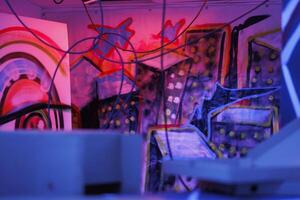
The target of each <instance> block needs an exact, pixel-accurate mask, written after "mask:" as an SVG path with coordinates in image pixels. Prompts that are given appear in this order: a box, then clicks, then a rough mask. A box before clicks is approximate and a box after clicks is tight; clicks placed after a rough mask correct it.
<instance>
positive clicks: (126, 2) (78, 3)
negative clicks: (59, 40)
mask: <svg viewBox="0 0 300 200" xmlns="http://www.w3.org/2000/svg"><path fill="white" fill-rule="evenodd" d="M28 1H30V2H31V3H32V4H34V5H36V6H39V7H40V8H42V9H45V10H48V9H50V10H53V9H58V8H59V9H61V8H65V9H73V8H82V0H62V1H63V2H62V3H61V4H55V3H54V0H28ZM56 1H60V0H56ZM84 1H95V2H97V0H84ZM101 1H102V2H103V6H104V7H105V6H132V5H133V6H134V5H137V6H151V5H159V6H161V4H162V3H163V0H101ZM166 1H167V4H169V5H172V4H176V5H179V4H180V5H186V6H187V5H191V6H192V5H193V4H199V3H201V2H203V1H204V0H166ZM262 1H263V0H251V1H245V0H208V5H216V6H224V5H227V6H228V5H233V4H241V5H242V4H245V5H246V4H247V5H257V4H259V3H261V2H262ZM187 3H188V4H187ZM268 4H281V0H269V1H268ZM93 5H96V6H98V4H97V3H94V4H93Z"/></svg>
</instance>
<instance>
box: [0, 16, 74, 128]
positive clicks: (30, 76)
mask: <svg viewBox="0 0 300 200" xmlns="http://www.w3.org/2000/svg"><path fill="white" fill-rule="evenodd" d="M0 18H1V22H0V113H1V114H0V129H1V130H13V129H71V112H70V111H71V110H70V105H71V94H70V73H69V61H68V57H66V58H65V59H64V60H63V61H62V64H61V67H60V68H59V70H58V74H57V77H56V79H55V81H54V85H53V86H54V87H53V88H52V90H51V92H50V95H48V94H49V89H50V84H51V80H52V76H53V73H54V70H55V68H56V65H57V63H58V62H59V60H60V59H61V57H62V53H61V52H59V51H57V50H54V49H52V48H50V47H48V46H46V45H45V44H43V43H42V42H41V41H39V40H37V39H36V38H35V37H33V36H32V34H31V33H29V32H28V31H27V30H26V28H24V27H23V26H22V25H20V24H19V23H18V22H17V19H15V17H14V16H12V15H7V14H0ZM22 19H23V20H24V21H25V22H26V23H27V24H28V26H29V27H31V28H32V31H33V32H34V33H35V34H36V35H37V36H38V37H40V38H41V39H42V40H43V41H45V42H46V43H48V44H50V45H52V46H54V47H56V48H63V49H66V48H67V47H68V46H67V29H66V26H65V25H63V24H59V23H54V22H47V21H42V20H35V19H31V18H22ZM41 24H43V26H45V24H47V27H52V28H53V29H57V32H58V35H56V36H54V35H53V32H51V31H49V30H40V29H39V28H38V27H43V26H41ZM53 36H54V37H53ZM49 98H51V101H50V102H49ZM49 103H50V104H49ZM49 111H50V112H49Z"/></svg>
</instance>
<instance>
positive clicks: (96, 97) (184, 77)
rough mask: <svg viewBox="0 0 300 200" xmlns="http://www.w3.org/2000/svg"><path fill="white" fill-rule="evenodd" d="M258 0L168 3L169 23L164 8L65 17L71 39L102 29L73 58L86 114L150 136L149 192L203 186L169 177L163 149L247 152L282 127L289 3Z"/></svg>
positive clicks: (188, 153) (98, 124)
mask: <svg viewBox="0 0 300 200" xmlns="http://www.w3.org/2000/svg"><path fill="white" fill-rule="evenodd" d="M204 2H205V1H204ZM254 4H255V3H253V5H252V4H251V5H248V6H242V5H237V6H236V7H234V6H223V7H222V6H215V7H210V6H209V4H208V6H207V5H204V4H203V5H201V3H198V4H197V6H195V7H194V8H191V7H184V6H183V7H180V8H178V7H168V9H167V15H166V20H165V22H164V23H163V27H164V28H163V31H162V28H161V26H162V23H161V19H162V18H161V8H157V7H156V8H149V9H145V8H133V9H127V10H126V9H124V10H122V11H120V10H119V9H118V10H109V11H108V10H106V11H107V12H105V13H106V15H105V19H104V24H102V25H101V24H99V23H100V22H101V17H100V14H99V13H96V14H95V13H92V17H93V18H94V19H95V21H96V22H98V23H92V22H90V21H89V20H88V19H85V20H82V23H80V25H79V24H78V23H75V22H74V21H76V20H74V19H79V18H77V17H78V16H77V15H74V14H73V15H70V16H68V14H65V15H64V16H63V17H62V18H61V19H62V20H68V19H71V18H72V21H71V20H70V21H69V22H70V30H71V32H72V33H73V34H72V35H71V41H74V42H75V41H77V40H79V39H81V38H84V37H88V36H94V37H95V36H97V35H101V34H103V35H102V37H101V39H100V40H99V41H96V42H94V41H90V42H88V43H86V44H84V45H82V46H81V47H78V48H79V49H83V47H84V48H85V49H86V48H87V47H89V46H91V45H95V48H94V49H93V50H91V51H89V52H87V53H85V54H84V55H79V56H72V57H71V63H72V64H71V66H72V67H71V86H72V102H73V105H74V107H76V109H77V113H76V115H80V120H78V121H77V122H78V124H81V125H82V127H83V128H99V129H113V130H117V131H121V132H122V133H124V134H144V135H145V136H147V145H146V154H145V162H146V169H145V171H146V172H145V183H146V184H145V188H146V190H150V191H158V190H168V189H171V190H178V191H181V190H185V189H188V188H193V187H194V186H195V185H194V184H195V183H194V182H193V180H190V179H188V178H185V177H181V178H180V179H178V178H175V177H163V178H162V176H161V164H160V162H159V161H160V160H161V159H162V158H163V157H168V158H170V159H173V158H176V157H208V158H213V159H215V158H234V157H243V156H245V155H247V153H248V151H249V150H250V149H252V148H253V147H254V146H255V145H256V144H258V143H260V142H262V141H264V140H266V139H268V138H269V137H271V136H272V135H273V134H275V133H276V132H277V131H278V129H279V125H280V120H279V103H280V100H279V90H280V84H281V82H280V76H281V72H280V44H281V33H280V9H281V8H280V5H269V4H268V5H265V4H260V5H259V6H257V5H254ZM254 7H255V9H253V8H254ZM179 10H180V12H179ZM197 12H200V15H199V16H198V17H197V18H196V19H195V20H194V17H195V15H196V13H197ZM241 16H242V17H241ZM46 17H53V16H51V14H49V16H46ZM58 20H60V18H58ZM80 30H84V31H80ZM161 41H163V44H164V45H163V46H164V48H163V50H161V48H160V46H161ZM162 60H163V61H162ZM77 119H79V118H77ZM191 138H192V139H191ZM187 144H190V145H187Z"/></svg>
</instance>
